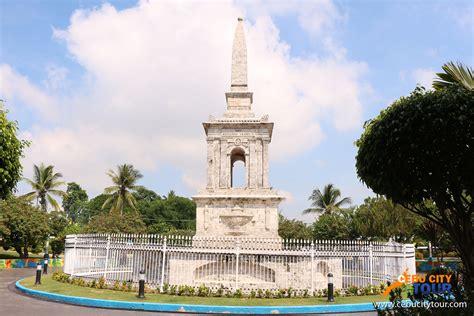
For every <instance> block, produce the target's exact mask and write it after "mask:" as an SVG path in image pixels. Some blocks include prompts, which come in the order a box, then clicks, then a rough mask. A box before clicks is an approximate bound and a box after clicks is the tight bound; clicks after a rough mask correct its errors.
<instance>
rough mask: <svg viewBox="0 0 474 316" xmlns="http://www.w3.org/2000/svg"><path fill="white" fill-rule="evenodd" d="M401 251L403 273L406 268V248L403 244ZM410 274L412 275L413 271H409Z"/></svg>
mask: <svg viewBox="0 0 474 316" xmlns="http://www.w3.org/2000/svg"><path fill="white" fill-rule="evenodd" d="M402 251H403V263H402V271H405V269H406V268H407V247H406V245H405V244H403V245H402ZM410 272H412V273H413V271H410ZM400 273H401V272H400Z"/></svg>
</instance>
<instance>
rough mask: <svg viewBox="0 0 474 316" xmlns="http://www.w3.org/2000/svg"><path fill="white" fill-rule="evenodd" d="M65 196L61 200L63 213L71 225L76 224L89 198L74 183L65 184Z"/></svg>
mask: <svg viewBox="0 0 474 316" xmlns="http://www.w3.org/2000/svg"><path fill="white" fill-rule="evenodd" d="M66 194H67V195H66V197H64V199H63V209H64V212H65V213H66V216H67V217H68V218H69V219H70V220H71V221H72V222H73V223H76V222H77V220H78V218H79V216H80V214H81V213H82V211H83V210H84V208H85V206H86V202H87V201H88V199H89V197H88V196H87V192H86V191H85V190H83V189H82V188H81V186H80V185H79V184H77V183H75V182H70V183H68V184H67V189H66Z"/></svg>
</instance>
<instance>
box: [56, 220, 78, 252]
mask: <svg viewBox="0 0 474 316" xmlns="http://www.w3.org/2000/svg"><path fill="white" fill-rule="evenodd" d="M82 230H83V228H82V227H81V225H79V224H77V223H72V224H68V225H67V226H66V227H64V228H63V230H62V231H61V232H59V233H58V234H56V237H55V238H54V239H53V240H52V241H51V250H52V252H53V256H59V255H60V254H61V253H62V252H64V245H65V242H66V236H67V235H74V234H80V233H81V232H82Z"/></svg>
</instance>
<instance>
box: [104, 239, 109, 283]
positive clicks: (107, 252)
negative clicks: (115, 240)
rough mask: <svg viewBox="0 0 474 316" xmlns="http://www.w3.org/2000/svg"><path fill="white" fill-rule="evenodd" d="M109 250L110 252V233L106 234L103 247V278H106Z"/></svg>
mask: <svg viewBox="0 0 474 316" xmlns="http://www.w3.org/2000/svg"><path fill="white" fill-rule="evenodd" d="M109 252H110V235H109V236H107V246H106V248H105V268H104V279H107V265H108V264H109Z"/></svg>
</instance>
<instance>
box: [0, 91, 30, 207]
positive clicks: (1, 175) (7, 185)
mask: <svg viewBox="0 0 474 316" xmlns="http://www.w3.org/2000/svg"><path fill="white" fill-rule="evenodd" d="M17 132H18V124H17V123H16V122H12V121H9V120H8V118H7V112H6V111H5V110H4V109H3V101H2V100H0V148H1V150H0V179H1V181H0V199H6V198H7V197H8V196H10V195H11V193H12V192H13V190H14V189H15V187H16V184H17V183H18V181H20V180H21V172H22V169H23V168H22V166H21V163H20V158H21V157H22V156H23V151H24V149H25V148H26V147H27V146H28V145H29V143H28V142H27V141H24V140H20V139H18V137H17Z"/></svg>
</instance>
